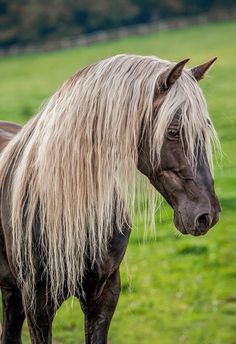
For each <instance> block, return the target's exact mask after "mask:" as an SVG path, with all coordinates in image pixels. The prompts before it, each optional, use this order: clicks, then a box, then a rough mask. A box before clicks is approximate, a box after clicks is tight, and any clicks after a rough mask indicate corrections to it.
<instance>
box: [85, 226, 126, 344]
mask: <svg viewBox="0 0 236 344" xmlns="http://www.w3.org/2000/svg"><path fill="white" fill-rule="evenodd" d="M114 223H115V221H114ZM129 235H130V225H129V221H128V219H127V220H126V221H125V223H124V225H123V228H122V233H121V232H120V231H118V230H117V228H116V226H114V231H113V237H112V239H111V241H110V243H109V250H108V253H107V256H106V257H104V259H103V261H102V262H100V263H99V262H97V265H96V266H95V267H94V268H90V269H88V270H87V277H86V279H85V281H84V284H83V293H84V296H83V297H82V295H83V293H81V296H80V297H79V298H80V303H81V308H82V310H83V312H84V314H85V339H86V344H106V343H107V335H108V330H109V325H110V322H111V319H112V316H113V313H114V311H115V308H116V305H117V302H118V298H119V294H120V272H119V265H120V263H121V261H122V258H123V256H124V254H125V251H126V247H127V244H128V240H129Z"/></svg>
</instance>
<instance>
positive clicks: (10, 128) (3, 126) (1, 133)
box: [0, 121, 21, 152]
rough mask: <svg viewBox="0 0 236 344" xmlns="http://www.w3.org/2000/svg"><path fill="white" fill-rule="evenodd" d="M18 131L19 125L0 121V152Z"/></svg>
mask: <svg viewBox="0 0 236 344" xmlns="http://www.w3.org/2000/svg"><path fill="white" fill-rule="evenodd" d="M20 129H21V126H20V125H19V124H16V123H12V122H5V121H0V152H1V151H2V150H3V148H4V147H5V146H6V145H7V143H8V142H9V141H10V140H11V139H12V138H13V136H14V135H15V134H16V133H18V131H19V130H20Z"/></svg>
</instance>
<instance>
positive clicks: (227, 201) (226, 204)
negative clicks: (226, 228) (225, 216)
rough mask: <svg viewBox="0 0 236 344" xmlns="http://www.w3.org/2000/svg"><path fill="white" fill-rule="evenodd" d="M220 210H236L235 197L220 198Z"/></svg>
mask: <svg viewBox="0 0 236 344" xmlns="http://www.w3.org/2000/svg"><path fill="white" fill-rule="evenodd" d="M220 204H221V207H222V211H227V210H236V197H228V198H221V199H220Z"/></svg>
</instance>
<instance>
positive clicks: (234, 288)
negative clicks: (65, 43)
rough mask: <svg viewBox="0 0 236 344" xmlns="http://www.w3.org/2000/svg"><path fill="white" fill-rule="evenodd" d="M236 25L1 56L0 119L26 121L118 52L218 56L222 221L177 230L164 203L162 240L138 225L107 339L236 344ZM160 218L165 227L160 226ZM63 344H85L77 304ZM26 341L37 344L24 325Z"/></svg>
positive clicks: (214, 80) (215, 105)
mask: <svg viewBox="0 0 236 344" xmlns="http://www.w3.org/2000/svg"><path fill="white" fill-rule="evenodd" d="M235 37H236V23H235V22H222V23H218V24H207V25H202V26H195V27H191V28H186V29H178V30H176V29H175V30H170V31H167V32H162V33H153V34H149V35H144V36H140V37H135V36H132V37H128V38H125V39H120V40H115V41H112V42H107V43H100V44H94V45H92V46H89V47H82V48H74V49H70V50H65V51H58V52H51V53H40V54H28V55H21V56H15V57H1V58H0V119H1V120H11V121H16V122H19V123H24V122H26V121H27V120H28V119H29V118H30V116H32V115H33V114H34V113H35V112H36V111H37V109H38V108H39V106H40V104H41V103H42V101H45V99H47V98H48V97H49V96H50V95H51V94H53V93H54V92H55V90H56V89H57V88H58V87H59V86H60V84H61V83H62V82H63V81H64V80H65V79H67V78H68V77H69V76H70V75H71V74H72V73H74V72H75V71H76V70H77V69H79V68H81V67H83V66H85V65H88V64H90V63H92V62H95V61H97V60H99V59H102V58H104V57H107V56H110V55H114V54H117V53H137V54H145V55H156V56H159V57H161V58H164V59H170V60H172V61H178V60H180V59H183V58H185V57H191V61H190V62H189V66H194V65H197V64H199V63H203V62H205V61H206V60H207V59H209V58H210V57H213V56H218V62H217V63H216V65H215V66H214V68H213V69H212V70H211V71H210V73H209V76H208V77H207V78H206V79H205V80H203V81H201V86H202V88H203V90H204V93H205V95H206V98H207V102H208V104H209V110H210V113H211V115H212V118H213V122H214V124H215V126H216V129H217V132H218V134H219V137H220V140H221V143H222V148H223V152H224V155H223V159H222V162H221V163H220V164H219V165H216V167H215V185H216V191H217V193H218V195H219V197H220V201H221V205H222V215H221V220H220V222H219V223H218V224H217V226H215V227H214V228H213V229H212V230H211V231H210V232H209V233H208V234H207V235H206V236H204V237H196V238H194V237H190V236H182V235H179V234H178V233H177V231H176V230H175V229H174V225H173V224H172V210H171V209H170V208H169V206H167V205H166V204H164V205H163V207H162V210H161V216H160V214H159V213H158V214H157V219H156V227H157V231H156V238H154V236H153V235H152V234H149V235H148V237H147V240H146V241H145V242H143V223H142V222H138V221H137V220H135V219H133V220H134V229H133V232H132V235H131V239H130V243H129V248H128V252H127V255H126V258H125V262H124V263H123V264H122V268H121V274H122V293H121V297H120V300H119V304H118V307H117V310H116V313H115V316H114V318H113V322H112V325H111V329H110V333H109V338H110V342H111V343H112V344H127V343H128V344H137V343H140V344H148V343H151V344H154V343H161V344H175V343H186V344H199V343H201V344H235V343H236V211H235V209H236V114H235V105H236V82H235V80H236V41H235ZM160 217H161V221H160ZM53 338H54V341H55V343H60V344H75V343H83V315H82V312H81V310H80V306H79V303H78V301H77V300H74V301H73V307H72V303H71V301H70V300H69V301H68V302H66V303H65V304H64V305H63V306H62V307H61V309H60V310H59V312H58V314H57V316H56V318H55V321H54V326H53ZM23 343H29V336H28V329H27V326H26V324H25V326H24V330H23Z"/></svg>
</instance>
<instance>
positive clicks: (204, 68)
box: [191, 57, 217, 81]
mask: <svg viewBox="0 0 236 344" xmlns="http://www.w3.org/2000/svg"><path fill="white" fill-rule="evenodd" d="M216 60H217V57H213V59H211V60H210V61H208V62H206V63H203V64H201V65H199V66H197V67H194V68H192V69H191V72H192V74H193V76H194V78H195V79H196V80H197V81H199V80H201V79H203V78H204V76H205V75H206V74H207V72H208V71H209V69H210V67H211V66H212V65H213V63H214V62H215V61H216Z"/></svg>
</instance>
